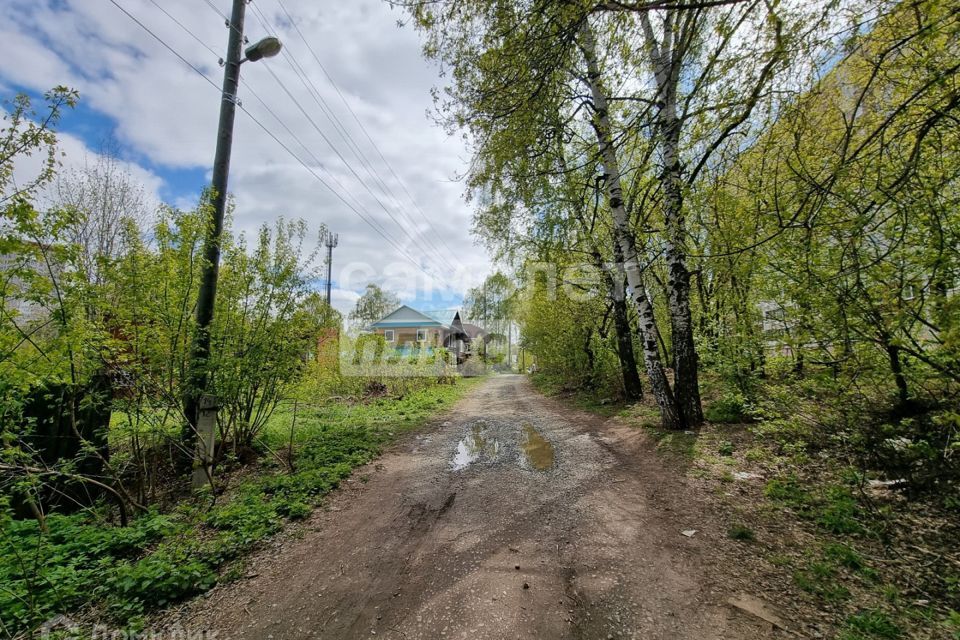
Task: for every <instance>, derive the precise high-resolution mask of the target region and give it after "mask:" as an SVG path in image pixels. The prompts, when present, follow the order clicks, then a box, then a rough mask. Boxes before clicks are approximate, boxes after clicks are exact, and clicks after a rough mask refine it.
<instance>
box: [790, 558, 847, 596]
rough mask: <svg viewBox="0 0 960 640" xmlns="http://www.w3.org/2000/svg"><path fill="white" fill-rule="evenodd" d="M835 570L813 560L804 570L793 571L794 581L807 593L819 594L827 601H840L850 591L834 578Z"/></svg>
mask: <svg viewBox="0 0 960 640" xmlns="http://www.w3.org/2000/svg"><path fill="white" fill-rule="evenodd" d="M835 576H836V570H835V569H834V568H833V567H831V566H830V565H827V564H824V563H821V562H814V563H811V564H810V565H809V566H808V567H807V569H806V570H799V571H795V572H794V574H793V581H794V583H795V584H796V585H797V586H798V587H800V588H801V589H803V590H804V591H806V592H808V593H812V594H814V595H817V596H820V597H821V598H823V599H824V600H825V601H827V602H840V601H842V600H846V599H848V598H849V597H850V591H849V590H848V589H847V588H846V587H844V586H843V585H841V584H839V583H838V582H837V581H836V580H835V579H834V578H835Z"/></svg>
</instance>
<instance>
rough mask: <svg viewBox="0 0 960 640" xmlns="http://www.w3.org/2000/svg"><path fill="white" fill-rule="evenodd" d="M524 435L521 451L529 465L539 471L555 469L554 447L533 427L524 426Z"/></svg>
mask: <svg viewBox="0 0 960 640" xmlns="http://www.w3.org/2000/svg"><path fill="white" fill-rule="evenodd" d="M523 435H524V438H523V441H522V442H521V443H520V451H521V453H522V454H523V457H524V458H525V459H526V461H527V463H528V464H529V465H530V466H531V467H533V468H534V469H536V470H537V471H546V470H547V469H550V468H551V467H553V445H552V444H550V443H549V442H547V440H546V438H544V437H543V436H542V435H540V434H539V433H538V432H537V430H536V429H534V428H533V426H532V425H529V424H525V425H523Z"/></svg>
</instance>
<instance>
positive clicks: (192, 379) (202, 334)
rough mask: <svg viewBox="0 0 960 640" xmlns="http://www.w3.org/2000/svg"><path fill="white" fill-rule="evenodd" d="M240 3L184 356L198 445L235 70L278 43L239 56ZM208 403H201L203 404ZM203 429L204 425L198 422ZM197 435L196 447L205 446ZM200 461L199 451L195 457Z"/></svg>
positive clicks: (190, 429) (187, 406)
mask: <svg viewBox="0 0 960 640" xmlns="http://www.w3.org/2000/svg"><path fill="white" fill-rule="evenodd" d="M246 8H247V1H246V0H233V11H232V12H231V14H230V23H229V25H227V26H228V28H229V38H228V41H227V58H226V60H225V61H224V65H223V93H222V97H221V100H220V123H219V126H218V128H217V150H216V153H215V155H214V159H213V184H212V185H211V186H212V189H213V194H212V195H213V201H212V203H211V204H212V205H213V206H212V215H211V220H210V226H209V228H208V230H207V237H206V239H205V241H204V247H203V258H204V264H203V270H202V271H201V274H200V292H199V295H198V297H197V316H196V318H197V326H196V330H195V334H194V339H193V347H192V349H191V353H190V367H189V376H188V379H187V384H188V388H187V391H186V397H185V398H184V414H185V415H186V418H187V424H186V425H185V427H184V434H183V436H184V442H185V443H186V444H188V445H189V444H192V443H195V442H198V439H197V438H196V435H197V430H198V428H199V426H200V422H201V420H200V417H201V400H202V399H203V398H204V396H205V395H206V391H207V385H208V383H209V371H208V361H209V359H210V324H211V322H213V310H214V303H215V302H216V297H217V278H218V276H219V273H220V240H221V236H222V235H223V218H224V211H225V210H226V204H227V177H228V175H229V173H230V152H231V150H232V147H233V122H234V118H235V116H236V112H237V102H238V101H237V87H238V86H239V84H240V65H241V64H242V63H243V62H245V61H246V60H249V61H251V62H254V61H256V60H260V59H261V58H269V57H272V56H275V55H277V54H278V53H279V52H280V46H281V45H280V41H279V40H278V39H277V38H275V37H272V36H268V37H266V38H263V39H262V40H260V41H259V42H257V43H256V44H254V45H252V46H250V47H247V50H246V58H242V57H241V56H242V54H243V53H244V52H243V44H244V37H243V20H244V14H245V12H246ZM206 404H208V402H206V401H205V402H204V405H206ZM203 422H204V423H205V424H206V422H208V421H207V420H204V421H203ZM205 439H206V438H205V436H203V435H201V436H200V438H199V441H200V442H203V441H205ZM198 455H199V456H200V457H203V456H202V455H201V452H198Z"/></svg>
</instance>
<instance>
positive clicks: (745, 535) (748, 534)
mask: <svg viewBox="0 0 960 640" xmlns="http://www.w3.org/2000/svg"><path fill="white" fill-rule="evenodd" d="M727 537H729V538H730V539H731V540H740V541H742V542H753V541H754V540H756V539H757V536H756V534H754V532H753V529H751V528H750V527H748V526H746V525H743V524H735V525H733V526H732V527H730V530H729V531H727Z"/></svg>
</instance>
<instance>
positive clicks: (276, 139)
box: [109, 0, 437, 280]
mask: <svg viewBox="0 0 960 640" xmlns="http://www.w3.org/2000/svg"><path fill="white" fill-rule="evenodd" d="M109 2H110V3H111V4H112V5H113V6H115V7H116V8H117V9H118V10H120V11H121V12H122V13H123V14H124V15H126V16H127V18H129V19H130V20H131V21H132V22H134V23H135V24H136V25H137V26H139V27H140V28H141V29H143V30H144V31H146V32H147V33H148V34H149V35H150V36H151V37H153V38H154V39H155V40H156V41H157V42H158V43H160V44H161V45H162V46H163V47H164V48H165V49H167V50H168V51H169V52H170V53H172V54H173V55H174V56H176V57H177V58H178V59H179V60H180V61H181V62H183V63H184V64H185V65H186V66H187V67H189V68H190V69H191V70H193V71H194V72H195V73H196V74H197V75H199V76H200V77H201V78H203V79H204V80H205V81H206V82H207V83H208V84H210V85H211V86H212V87H213V88H214V89H216V91H217V93H219V94H222V93H223V91H222V89H221V87H220V86H218V85H217V83H216V82H214V81H213V80H211V79H210V77H209V76H207V75H206V74H205V73H204V72H203V71H201V70H200V69H199V68H198V67H197V66H196V65H194V64H193V63H192V62H190V61H189V60H187V58H186V57H184V56H183V55H182V54H180V52H178V51H177V50H176V49H174V48H173V47H172V46H171V45H170V44H168V43H167V42H166V41H165V40H164V39H163V38H161V37H160V36H159V35H157V34H156V33H155V32H154V31H153V30H152V29H150V28H149V27H148V26H147V25H145V24H144V23H143V22H142V21H140V20H139V19H138V18H137V17H136V16H134V15H133V14H132V13H130V12H129V11H128V10H127V9H126V8H124V7H123V6H122V5H120V4H119V3H118V2H117V0H109ZM207 4H208V5H210V6H211V8H213V9H214V10H216V8H215V7H214V6H213V5H212V4H211V3H210V2H209V0H208V1H207ZM218 13H219V11H218ZM168 17H170V16H168ZM171 18H172V17H171ZM174 22H177V23H178V24H179V21H176V20H174ZM247 89H248V90H249V89H250V87H249V86H247ZM251 93H252V94H253V92H252V91H251ZM254 95H255V97H256V98H257V100H259V101H260V102H261V103H263V104H264V105H266V103H265V102H264V101H263V100H262V99H261V98H259V96H256V94H254ZM237 107H238V108H239V109H240V110H241V111H243V113H245V114H246V115H247V117H249V118H250V119H251V120H252V121H253V122H254V123H255V124H256V125H257V126H258V127H260V128H261V129H262V130H263V131H264V133H266V134H267V135H268V136H269V137H270V138H272V139H273V140H274V142H276V143H277V144H278V145H280V147H281V148H283V149H284V151H286V152H287V153H288V154H289V155H290V156H291V157H292V158H293V159H294V160H296V161H297V163H298V164H300V166H302V167H303V168H304V169H306V170H307V171H308V172H309V173H310V174H311V175H312V176H313V177H314V178H315V179H316V180H317V181H318V182H320V184H322V185H323V186H324V187H326V188H327V190H328V191H330V193H331V194H333V195H334V196H335V197H336V198H337V199H338V200H340V201H341V202H342V203H343V204H344V205H346V206H347V208H348V209H350V210H351V211H352V212H353V213H355V214H356V215H357V216H358V217H359V218H360V219H361V220H363V221H364V222H365V223H367V225H369V226H370V227H371V228H372V229H373V230H374V231H376V232H377V233H378V234H379V235H380V236H381V237H383V239H384V240H386V241H387V243H388V244H389V245H391V246H392V247H393V248H394V249H396V250H397V251H398V252H400V254H401V255H403V256H404V257H405V258H407V260H409V261H410V263H411V264H413V266H415V267H416V268H417V269H419V270H420V271H422V272H423V273H424V275H426V276H427V277H428V278H430V279H431V280H434V279H436V278H437V276H435V275H434V274H431V273H430V272H429V271H427V270H426V269H425V268H424V267H423V266H422V265H421V264H420V263H419V262H418V261H417V260H416V259H414V258H413V257H412V256H411V255H410V254H409V253H407V251H406V250H405V249H404V248H403V247H401V246H399V245H398V244H397V243H396V242H395V241H394V240H393V239H392V238H391V237H390V236H389V235H388V234H387V233H385V232H383V231H382V230H381V229H380V228H378V227H377V226H376V225H374V224H373V222H372V221H371V220H370V219H368V218H367V217H366V216H365V215H364V214H363V213H362V212H361V211H360V210H359V209H358V208H356V207H355V206H354V205H353V204H352V203H351V202H350V201H348V200H347V199H346V198H345V197H344V196H343V195H342V194H340V193H339V192H338V191H337V190H336V189H334V188H333V187H332V186H330V184H329V183H328V182H327V181H326V180H324V179H323V177H322V176H321V175H319V174H318V173H317V172H316V171H314V169H313V168H312V167H310V166H309V165H308V164H307V163H305V162H304V161H303V160H302V159H301V158H300V157H299V156H298V155H297V154H296V153H294V152H293V150H292V149H291V148H290V147H289V146H288V145H287V144H285V143H284V142H283V141H282V140H280V138H279V137H277V135H276V134H274V133H273V132H272V131H271V130H270V129H269V128H267V126H266V125H264V124H263V123H262V122H261V121H260V120H259V119H258V118H257V117H256V116H254V115H253V114H252V113H250V111H249V110H247V109H246V108H245V107H243V105H242V104H238V105H237ZM268 110H269V107H268ZM271 115H273V116H274V117H275V118H277V120H278V122H282V121H281V120H280V119H279V117H278V116H277V115H276V114H275V113H273V112H272V110H271ZM284 128H286V130H287V131H288V132H289V133H291V135H292V136H293V137H294V139H296V140H297V141H298V142H299V143H300V144H301V146H304V147H305V145H303V143H302V141H300V140H299V138H297V136H296V135H295V134H293V132H292V131H291V130H290V129H289V127H286V126H285V127H284ZM305 148H306V147H305Z"/></svg>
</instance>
